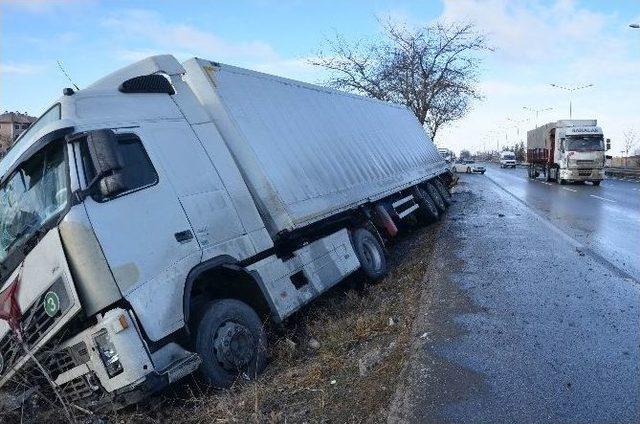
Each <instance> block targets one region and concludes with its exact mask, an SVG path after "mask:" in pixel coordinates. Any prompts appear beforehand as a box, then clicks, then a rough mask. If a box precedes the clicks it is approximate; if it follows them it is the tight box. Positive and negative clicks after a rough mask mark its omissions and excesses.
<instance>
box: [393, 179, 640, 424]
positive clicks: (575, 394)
mask: <svg viewBox="0 0 640 424" xmlns="http://www.w3.org/2000/svg"><path fill="white" fill-rule="evenodd" d="M489 176H490V178H489ZM521 177H522V175H521V170H516V171H515V172H512V170H508V171H507V170H504V171H502V170H499V169H497V170H494V169H493V168H490V169H489V170H488V171H487V174H486V175H484V176H483V175H462V176H461V183H460V185H459V187H458V188H457V191H458V193H456V194H455V196H454V199H455V200H456V202H455V203H454V204H453V205H452V207H451V209H450V210H449V212H448V214H447V216H446V219H445V220H444V221H443V223H442V224H441V226H440V227H439V234H438V236H437V238H436V240H437V242H436V243H437V244H436V246H435V249H434V251H435V252H436V253H435V257H434V258H432V260H431V261H430V264H431V265H430V269H429V270H428V272H427V274H426V276H425V281H424V284H425V291H424V294H423V298H422V304H423V307H422V310H421V312H420V315H419V317H418V319H417V322H416V324H415V335H416V336H415V343H414V347H413V353H412V357H411V359H410V360H409V365H408V366H407V369H406V370H405V375H404V376H403V378H402V379H401V381H402V383H401V384H402V387H401V388H400V389H399V390H398V392H397V394H396V398H395V401H394V403H393V405H392V409H391V410H392V413H391V416H390V422H456V423H458V422H464V423H467V422H468V423H475V422H504V423H512V422H518V423H574V422H576V423H635V422H640V369H639V364H640V333H639V331H640V330H639V329H640V284H639V283H638V280H637V279H636V278H635V277H634V276H633V275H631V273H634V274H635V272H636V271H637V266H638V264H637V256H634V255H637V252H634V251H633V249H631V250H629V249H628V247H624V246H631V242H633V241H634V240H629V243H627V244H622V243H621V244H620V246H623V247H620V246H618V247H616V249H617V250H616V251H615V252H613V253H612V252H611V251H608V250H607V246H609V244H610V243H612V242H614V241H620V240H623V239H624V238H625V237H629V238H634V237H635V242H636V245H637V243H638V241H639V240H638V238H637V236H636V234H637V233H636V232H634V231H637V229H635V228H632V227H630V226H629V225H628V224H629V220H632V219H633V216H631V217H628V216H625V214H629V215H631V214H636V215H635V216H637V213H638V208H637V199H629V198H627V197H631V196H629V195H628V190H629V187H627V186H626V185H624V186H623V185H622V184H620V183H619V182H616V181H607V182H604V183H603V185H602V187H601V188H600V189H598V188H596V187H591V186H568V188H572V189H574V190H576V191H575V192H574V191H569V190H564V189H562V188H561V187H560V186H547V185H545V184H542V183H539V182H532V181H527V180H526V176H525V178H524V179H523V178H521ZM625 184H626V183H625ZM634 187H635V186H634ZM631 188H633V187H631ZM594 189H595V190H598V191H597V194H596V195H597V196H599V197H602V198H609V199H611V200H615V203H613V202H607V201H605V200H600V199H598V198H596V197H592V196H590V195H591V194H595V193H596V191H595V190H594ZM587 190H591V191H587ZM550 198H553V199H558V200H562V201H563V204H560V202H552V201H550V200H549V199H550ZM634 202H635V203H634ZM634 205H636V206H634ZM623 211H626V212H623ZM637 222H638V221H637V220H636V223H637ZM623 225H624V230H621V229H614V228H615V227H618V226H623ZM636 225H637V224H636ZM606 229H612V230H611V231H615V234H614V235H607V234H606V232H605V230H606ZM590 233H591V234H590ZM620 255H627V256H628V257H629V258H630V259H629V260H630V261H635V262H634V263H631V264H628V263H627V262H625V261H622V262H618V261H615V262H613V261H611V259H612V258H613V259H615V258H616V256H618V257H619V256H620ZM634 257H635V258H636V259H634Z"/></svg>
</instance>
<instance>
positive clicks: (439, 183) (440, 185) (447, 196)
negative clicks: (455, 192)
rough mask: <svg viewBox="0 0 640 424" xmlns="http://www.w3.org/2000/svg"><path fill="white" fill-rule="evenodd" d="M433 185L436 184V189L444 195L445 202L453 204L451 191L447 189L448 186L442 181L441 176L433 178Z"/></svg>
mask: <svg viewBox="0 0 640 424" xmlns="http://www.w3.org/2000/svg"><path fill="white" fill-rule="evenodd" d="M433 185H435V186H436V189H437V190H438V193H440V196H442V199H443V200H444V203H446V205H447V206H449V205H450V204H451V192H450V191H449V190H447V187H445V185H444V183H443V182H442V181H440V179H439V178H435V179H434V180H433Z"/></svg>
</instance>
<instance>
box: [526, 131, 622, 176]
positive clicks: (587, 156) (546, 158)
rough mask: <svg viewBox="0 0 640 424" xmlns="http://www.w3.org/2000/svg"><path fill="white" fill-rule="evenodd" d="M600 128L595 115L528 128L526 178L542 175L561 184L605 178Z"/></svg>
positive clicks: (607, 147)
mask: <svg viewBox="0 0 640 424" xmlns="http://www.w3.org/2000/svg"><path fill="white" fill-rule="evenodd" d="M610 147H611V146H610V141H609V140H607V141H606V145H605V142H604V136H603V133H602V128H600V127H599V126H598V122H597V120H595V119H565V120H559V121H557V122H550V123H548V124H546V125H543V126H541V127H538V128H535V129H533V130H530V131H528V132H527V162H528V163H529V166H528V176H529V178H532V179H533V178H537V177H539V176H540V175H543V176H544V178H545V180H546V181H556V182H559V183H560V184H566V183H568V182H586V181H590V182H591V183H592V184H593V185H594V186H597V185H600V182H601V181H602V180H603V179H604V162H605V151H606V150H609V149H610Z"/></svg>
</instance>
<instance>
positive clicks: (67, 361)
mask: <svg viewBox="0 0 640 424" xmlns="http://www.w3.org/2000/svg"><path fill="white" fill-rule="evenodd" d="M37 357H38V359H39V360H40V361H41V362H42V363H43V364H45V367H46V368H47V371H49V373H50V374H51V378H52V379H54V380H55V379H56V378H58V376H59V375H60V374H62V373H63V372H66V371H69V370H72V369H73V368H75V367H77V366H78V365H81V364H85V363H87V362H89V352H88V351H87V345H86V344H85V343H84V342H80V343H78V344H75V345H73V346H70V347H68V348H66V349H61V350H54V351H53V352H48V351H43V352H42V353H40V354H38V355H37Z"/></svg>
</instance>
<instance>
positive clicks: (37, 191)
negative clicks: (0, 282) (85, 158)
mask: <svg viewBox="0 0 640 424" xmlns="http://www.w3.org/2000/svg"><path fill="white" fill-rule="evenodd" d="M67 201H68V179H67V164H66V159H65V154H64V144H63V143H55V142H54V143H52V144H50V145H49V146H47V147H46V148H44V149H43V150H41V151H40V152H38V153H37V154H35V155H34V156H33V157H31V158H30V159H28V160H27V161H26V162H25V163H24V164H22V165H21V166H20V167H19V168H18V169H17V170H16V171H15V172H14V173H13V175H12V176H11V177H10V178H8V179H7V181H6V182H5V183H4V184H3V185H2V186H0V262H1V263H2V264H3V265H4V266H3V268H4V269H7V268H10V266H7V264H6V263H5V261H6V259H7V258H8V257H9V256H11V255H12V253H13V252H15V251H18V249H20V247H21V246H23V245H24V244H25V242H26V241H27V240H29V239H31V238H32V237H33V236H34V235H37V234H39V233H41V230H43V229H44V228H43V227H44V226H45V225H46V224H47V223H48V222H50V221H51V220H52V219H53V218H54V217H56V216H57V215H58V214H59V213H60V212H61V211H62V210H64V209H65V207H66V206H67ZM20 250H24V249H20ZM23 253H24V254H26V252H23Z"/></svg>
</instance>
